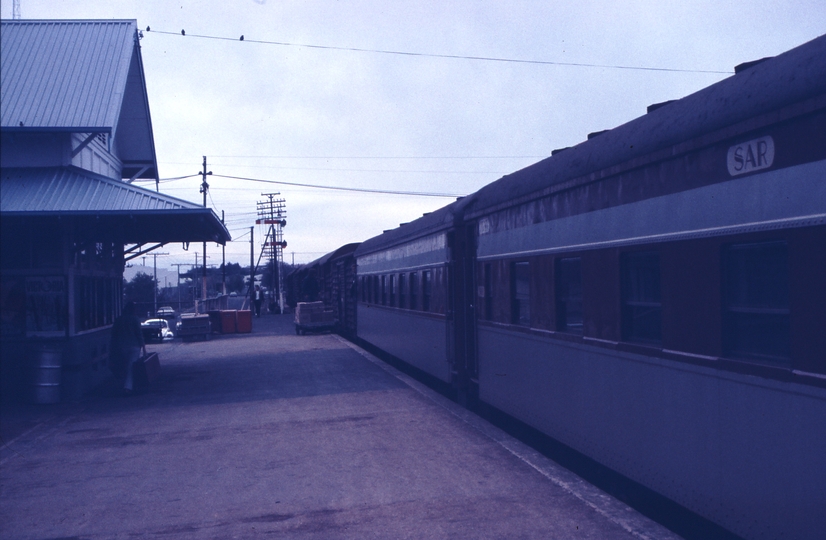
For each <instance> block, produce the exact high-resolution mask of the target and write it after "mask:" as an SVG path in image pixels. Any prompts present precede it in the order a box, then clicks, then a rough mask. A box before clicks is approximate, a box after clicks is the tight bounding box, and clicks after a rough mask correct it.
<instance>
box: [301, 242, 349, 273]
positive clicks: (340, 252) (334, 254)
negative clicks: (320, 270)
mask: <svg viewBox="0 0 826 540" xmlns="http://www.w3.org/2000/svg"><path fill="white" fill-rule="evenodd" d="M359 245H360V243H359V242H353V243H351V244H344V245H343V246H341V247H340V248H338V249H336V250H334V251H331V252H330V253H328V254H326V255H322V256H321V257H319V258H318V259H316V260H314V261H311V262H308V263H307V264H305V265H303V266H301V267H300V268H299V270H300V269H301V268H307V269H310V268H315V267H317V266H322V265H324V264H326V263H327V262H328V261H331V260H333V259H338V258H339V257H346V256H348V255H351V254H352V253H353V252H354V251H355V250H356V248H357V247H359Z"/></svg>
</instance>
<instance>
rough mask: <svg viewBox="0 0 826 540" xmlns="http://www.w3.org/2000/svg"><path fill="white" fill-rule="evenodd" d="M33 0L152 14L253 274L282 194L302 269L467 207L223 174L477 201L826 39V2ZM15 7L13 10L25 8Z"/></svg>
mask: <svg viewBox="0 0 826 540" xmlns="http://www.w3.org/2000/svg"><path fill="white" fill-rule="evenodd" d="M20 5H21V15H22V18H24V19H137V22H138V27H139V28H141V29H143V39H142V41H141V47H142V51H141V52H142V55H143V64H144V69H145V73H146V84H147V89H148V93H149V104H150V111H151V115H152V125H153V129H154V135H155V148H156V151H157V156H158V165H159V169H160V175H161V178H162V179H169V178H175V177H179V176H185V175H191V174H195V173H197V172H199V171H200V170H201V162H202V159H203V156H207V161H208V168H209V170H211V171H213V173H214V175H213V176H212V177H210V178H209V184H210V191H209V194H210V199H209V204H210V205H211V206H212V207H213V208H214V209H215V211H216V213H217V214H218V215H219V216H220V214H221V211H222V210H223V211H225V213H226V220H227V225H228V228H229V229H230V233H231V234H232V236H233V239H234V241H233V242H231V243H229V244H228V245H227V249H226V253H227V260H228V261H229V262H239V263H241V264H242V265H244V264H248V263H249V259H250V244H249V234H248V233H249V228H250V226H253V225H254V220H255V212H256V201H259V200H264V199H265V197H263V196H262V194H263V193H274V192H280V194H281V195H280V197H283V198H284V199H285V200H286V207H287V214H288V218H287V221H288V225H287V227H286V228H285V239H286V240H287V242H288V247H287V250H286V257H285V259H286V261H287V262H291V261H292V260H293V257H294V260H295V262H296V263H304V262H309V261H310V260H312V259H315V258H317V257H319V256H321V255H323V254H324V253H326V252H329V251H332V250H334V249H336V248H338V247H340V246H341V245H343V244H346V243H349V242H358V241H363V240H366V239H367V238H370V237H372V236H375V235H377V234H380V233H381V232H382V230H384V229H390V228H394V227H396V226H398V225H399V223H402V222H407V221H411V220H413V219H415V218H417V217H418V216H421V214H422V213H423V212H428V211H432V210H435V209H436V208H439V207H441V206H444V205H445V204H447V203H449V202H450V201H451V200H452V199H451V198H438V197H424V196H401V195H385V194H365V193H352V192H342V191H328V190H319V189H314V188H307V187H295V186H289V185H277V184H268V183H264V182H252V181H248V180H236V179H227V178H219V177H217V176H215V175H224V176H234V177H243V178H253V179H260V180H269V181H279V182H291V183H301V184H313V185H325V186H337V187H349V188H362V189H378V190H396V191H413V192H422V193H440V194H453V195H462V194H468V193H471V192H473V191H475V190H477V189H479V188H480V187H482V186H484V185H486V184H488V183H490V182H492V181H494V180H496V179H498V178H500V177H501V176H503V175H504V174H508V173H510V172H513V171H515V170H518V169H520V168H522V167H525V166H527V165H529V164H531V163H534V162H536V161H539V160H540V159H542V158H543V157H546V156H548V155H550V152H551V150H553V149H555V148H562V147H566V146H572V145H575V144H578V143H580V142H582V141H583V140H585V138H586V137H587V134H588V133H590V132H594V131H599V130H603V129H609V128H613V127H616V126H618V125H620V124H623V123H625V122H628V121H630V120H633V119H634V118H636V117H638V116H640V115H642V114H644V113H645V109H646V106H648V105H650V104H652V103H657V102H661V101H666V100H669V99H677V98H681V97H684V96H686V95H689V94H691V93H693V92H695V91H697V90H700V89H701V88H704V87H706V86H708V85H710V84H713V83H714V82H717V81H719V80H722V79H723V78H725V77H727V76H729V74H727V73H726V72H733V68H734V66H735V65H736V64H739V63H741V62H746V61H749V60H755V59H758V58H762V57H765V56H774V55H777V54H780V53H782V52H784V51H786V50H788V49H791V48H793V47H795V46H797V45H800V44H802V43H805V42H806V41H809V40H811V39H813V38H815V37H817V36H818V35H821V34H822V33H823V32H824V30H825V29H826V25H824V23H826V3H824V2H823V0H799V1H797V0H786V1H777V0H770V1H757V2H756V1H754V0H748V1H743V0H726V1H724V2H722V1H720V0H708V1H706V0H703V1H692V0H681V1H670V0H666V1H662V0H660V1H635V0H626V1H624V2H608V1H589V0H575V1H568V0H565V1H562V0H559V1H553V2H552V1H518V0H508V1H507V2H506V1H501V2H485V1H479V0H475V1H472V0H455V1H445V0H442V1H421V2H401V1H389V0H386V1H378V0H363V1H333V0H325V1H311V0H294V1H283V0H282V1H276V0H232V1H222V2H219V1H217V0H215V1H177V2H173V1H170V0H140V1H125V0H123V1H118V0H105V1H98V0H20ZM0 7H2V17H3V18H4V19H7V18H8V19H10V18H11V11H12V0H3V2H2V5H1V6H0ZM147 27H150V28H151V30H150V31H146V28H147ZM181 30H185V31H186V34H187V35H186V36H182V35H181ZM164 32H169V33H164ZM241 35H243V36H244V38H245V39H244V41H241V40H240V39H239V38H240V36H241ZM198 36H210V37H220V38H227V39H211V38H206V37H198ZM260 42H269V43H260ZM276 42H277V43H276ZM345 49H362V50H363V51H354V50H345ZM370 51H391V52H400V53H417V54H416V55H410V54H406V55H401V54H388V53H380V52H370ZM439 55H448V56H456V57H485V58H496V59H505V60H508V59H509V60H527V61H533V62H505V61H492V60H480V59H468V58H445V57H439ZM536 62H545V63H536ZM569 64H577V65H569ZM582 64H587V66H586V65H582ZM589 66H590V67H589ZM594 66H597V67H594ZM613 66H617V67H613ZM628 68H664V69H666V70H660V69H656V70H652V69H628ZM668 70H673V71H668ZM709 72H710V73H709ZM721 72H722V73H721ZM199 183H200V178H199V177H196V178H190V179H184V180H172V181H162V183H161V185H160V187H161V191H162V192H163V193H166V194H169V195H173V196H175V197H180V198H183V199H187V200H190V201H193V202H197V203H202V202H203V199H202V195H200V194H199ZM140 185H143V186H146V187H149V188H151V189H154V187H155V186H154V183H152V182H150V183H141V184H140ZM255 236H256V238H255V239H256V246H255V251H256V254H255V257H256V259H257V257H258V251H259V250H260V245H258V244H257V242H258V241H260V240H262V237H263V230H262V229H261V228H259V227H256V229H255ZM201 249H202V248H201V245H200V244H198V245H194V244H193V245H192V246H191V247H190V249H189V251H188V252H184V251H183V250H182V249H181V246H180V245H174V246H173V245H169V246H166V247H164V248H163V250H162V251H163V252H166V253H169V254H170V255H168V256H163V257H159V258H158V266H159V267H161V266H168V265H169V264H171V263H192V262H194V260H195V252H196V251H198V252H199V253H200V251H201ZM207 254H208V256H209V259H208V262H209V263H210V264H220V262H221V250H220V248H218V247H216V245H215V244H209V245H208V248H207Z"/></svg>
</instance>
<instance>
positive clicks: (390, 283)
mask: <svg viewBox="0 0 826 540" xmlns="http://www.w3.org/2000/svg"><path fill="white" fill-rule="evenodd" d="M387 290H388V295H387V296H388V298H387V305H388V306H391V307H392V306H395V305H396V276H395V275H393V274H391V275H389V276H387Z"/></svg>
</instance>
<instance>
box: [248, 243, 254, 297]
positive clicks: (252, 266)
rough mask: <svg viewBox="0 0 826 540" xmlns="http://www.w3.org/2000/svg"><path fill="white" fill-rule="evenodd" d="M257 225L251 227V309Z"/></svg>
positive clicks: (249, 288)
mask: <svg viewBox="0 0 826 540" xmlns="http://www.w3.org/2000/svg"><path fill="white" fill-rule="evenodd" d="M254 236H255V227H250V286H249V287H248V290H249V295H250V310H253V306H252V301H253V296H252V290H253V289H254V288H255V240H254V238H253V237H254Z"/></svg>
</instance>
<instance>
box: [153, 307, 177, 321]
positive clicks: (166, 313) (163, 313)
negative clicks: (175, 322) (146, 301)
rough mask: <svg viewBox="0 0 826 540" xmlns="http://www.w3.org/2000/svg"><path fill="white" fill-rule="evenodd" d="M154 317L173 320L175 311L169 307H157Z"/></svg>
mask: <svg viewBox="0 0 826 540" xmlns="http://www.w3.org/2000/svg"><path fill="white" fill-rule="evenodd" d="M155 316H156V317H158V318H161V319H169V318H173V317H175V310H174V309H172V307H171V306H163V307H159V308H158V312H157V313H156V314H155Z"/></svg>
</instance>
